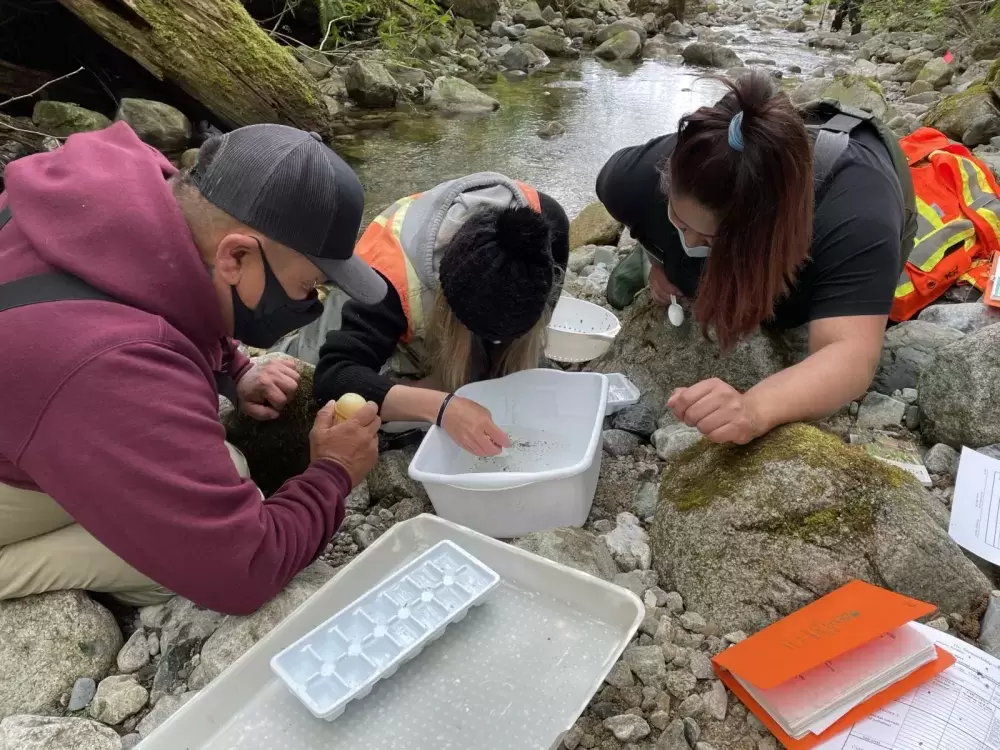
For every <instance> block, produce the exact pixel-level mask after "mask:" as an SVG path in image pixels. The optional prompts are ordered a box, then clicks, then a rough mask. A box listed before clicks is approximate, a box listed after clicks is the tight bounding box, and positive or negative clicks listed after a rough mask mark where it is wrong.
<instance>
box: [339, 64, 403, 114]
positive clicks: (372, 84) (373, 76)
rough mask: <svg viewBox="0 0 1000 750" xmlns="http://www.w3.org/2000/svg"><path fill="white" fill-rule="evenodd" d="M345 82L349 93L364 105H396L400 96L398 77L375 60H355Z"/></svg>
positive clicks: (385, 106) (378, 106)
mask: <svg viewBox="0 0 1000 750" xmlns="http://www.w3.org/2000/svg"><path fill="white" fill-rule="evenodd" d="M344 82H345V85H346V86H347V93H348V95H349V96H350V97H351V99H353V100H354V101H356V102H357V103H358V104H360V105H361V106H362V107H372V108H380V107H381V108H389V107H394V106H395V105H396V100H397V99H398V98H399V84H398V83H397V82H396V79H395V78H393V77H392V75H391V74H390V73H389V71H388V70H386V68H385V66H384V65H382V63H379V62H376V61H375V60H355V61H354V63H353V64H352V65H351V67H350V68H348V70H347V77H346V79H345V81H344Z"/></svg>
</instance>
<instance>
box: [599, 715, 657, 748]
mask: <svg viewBox="0 0 1000 750" xmlns="http://www.w3.org/2000/svg"><path fill="white" fill-rule="evenodd" d="M604 728H605V729H607V730H608V731H609V732H611V733H612V734H613V735H614V736H615V737H616V738H617V739H618V740H619V741H621V742H636V741H638V740H641V739H642V738H644V737H647V736H649V724H647V723H646V720H645V719H643V718H642V717H641V716H636V715H635V714H621V715H619V716H612V717H611V718H610V719H607V720H606V721H605V722H604Z"/></svg>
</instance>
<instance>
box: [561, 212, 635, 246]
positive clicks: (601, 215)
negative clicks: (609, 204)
mask: <svg viewBox="0 0 1000 750" xmlns="http://www.w3.org/2000/svg"><path fill="white" fill-rule="evenodd" d="M621 232H622V225H621V223H620V222H619V221H618V220H617V219H615V218H614V217H613V216H612V215H611V214H609V213H608V209H606V208H605V207H604V204H603V203H601V202H600V201H596V202H594V203H591V204H590V205H589V206H587V207H586V208H584V209H583V210H582V211H581V212H580V213H579V214H577V216H576V218H575V219H573V221H571V222H570V225H569V246H570V249H571V250H575V249H577V248H579V247H583V246H584V245H614V244H615V243H616V242H618V237H619V235H620V234H621Z"/></svg>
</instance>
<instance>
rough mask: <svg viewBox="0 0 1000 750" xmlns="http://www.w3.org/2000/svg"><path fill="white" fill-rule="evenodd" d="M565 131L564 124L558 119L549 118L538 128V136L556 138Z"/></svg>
mask: <svg viewBox="0 0 1000 750" xmlns="http://www.w3.org/2000/svg"><path fill="white" fill-rule="evenodd" d="M565 133H566V126H565V125H563V124H562V123H561V122H559V121H558V120H550V121H549V122H547V123H545V124H544V125H542V127H540V128H539V129H538V137H539V138H556V137H558V136H560V135H563V134H565Z"/></svg>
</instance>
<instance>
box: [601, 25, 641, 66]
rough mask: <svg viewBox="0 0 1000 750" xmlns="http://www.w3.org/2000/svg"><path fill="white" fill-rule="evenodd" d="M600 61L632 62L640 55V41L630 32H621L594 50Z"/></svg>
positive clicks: (636, 35)
mask: <svg viewBox="0 0 1000 750" xmlns="http://www.w3.org/2000/svg"><path fill="white" fill-rule="evenodd" d="M594 55H595V56H596V57H599V58H600V59H602V60H634V59H636V58H638V57H640V56H641V55H642V39H640V38H639V35H638V34H637V33H636V32H635V31H632V30H628V31H623V32H621V33H619V34H616V35H615V36H613V37H611V38H610V39H608V40H607V41H606V42H603V43H602V44H601V46H600V47H598V48H597V49H596V50H594Z"/></svg>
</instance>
